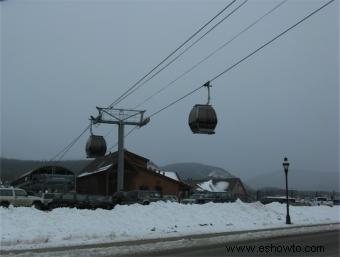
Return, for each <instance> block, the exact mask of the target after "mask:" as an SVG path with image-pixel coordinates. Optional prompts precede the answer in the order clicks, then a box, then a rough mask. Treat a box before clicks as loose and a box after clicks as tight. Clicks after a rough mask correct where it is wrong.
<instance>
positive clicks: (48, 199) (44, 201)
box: [38, 193, 60, 210]
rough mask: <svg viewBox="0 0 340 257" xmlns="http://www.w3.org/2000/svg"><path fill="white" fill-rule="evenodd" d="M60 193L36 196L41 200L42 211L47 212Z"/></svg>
mask: <svg viewBox="0 0 340 257" xmlns="http://www.w3.org/2000/svg"><path fill="white" fill-rule="evenodd" d="M59 195H60V193H42V194H40V195H38V196H39V197H40V198H41V200H42V205H43V206H42V209H43V210H48V209H49V206H50V204H51V203H52V202H53V200H54V199H55V198H57V197H59Z"/></svg>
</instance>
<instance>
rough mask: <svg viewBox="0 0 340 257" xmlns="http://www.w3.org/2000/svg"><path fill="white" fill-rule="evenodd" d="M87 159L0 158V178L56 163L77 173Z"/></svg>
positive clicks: (5, 179)
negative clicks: (40, 159)
mask: <svg viewBox="0 0 340 257" xmlns="http://www.w3.org/2000/svg"><path fill="white" fill-rule="evenodd" d="M89 162H90V161H89V160H72V161H28V160H27V161H26V160H17V159H6V158H0V178H1V181H3V182H5V181H9V182H10V181H12V180H14V179H15V178H17V177H19V176H20V175H21V174H24V173H25V172H27V171H30V170H32V169H36V168H38V167H42V166H48V165H57V166H62V167H65V168H67V169H69V170H71V171H73V172H74V173H76V174H78V173H79V172H80V170H81V169H83V168H84V167H85V165H87V164H88V163H89Z"/></svg>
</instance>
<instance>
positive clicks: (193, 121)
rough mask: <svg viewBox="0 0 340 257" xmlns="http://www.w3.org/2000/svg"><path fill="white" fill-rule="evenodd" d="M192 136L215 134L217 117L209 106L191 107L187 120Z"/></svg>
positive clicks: (197, 105) (198, 105)
mask: <svg viewBox="0 0 340 257" xmlns="http://www.w3.org/2000/svg"><path fill="white" fill-rule="evenodd" d="M188 123H189V126H190V129H191V131H192V132H193V133H194V134H209V135H212V134H215V128H216V125H217V115H216V112H215V110H214V108H213V107H212V106H211V105H209V104H196V105H194V107H192V109H191V112H190V114H189V120H188Z"/></svg>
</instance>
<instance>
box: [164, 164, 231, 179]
mask: <svg viewBox="0 0 340 257" xmlns="http://www.w3.org/2000/svg"><path fill="white" fill-rule="evenodd" d="M161 169H162V170H166V171H175V172H177V174H178V175H179V177H180V178H181V180H186V179H206V178H209V177H214V178H232V177H234V176H233V175H232V174H230V173H229V172H228V171H226V170H224V169H222V168H219V167H214V166H210V165H206V164H201V163H194V162H186V163H174V164H169V165H166V166H163V167H161Z"/></svg>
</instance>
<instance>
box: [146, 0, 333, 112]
mask: <svg viewBox="0 0 340 257" xmlns="http://www.w3.org/2000/svg"><path fill="white" fill-rule="evenodd" d="M334 1H335V0H330V1H329V2H327V3H326V4H324V5H322V6H321V7H319V8H318V9H316V10H315V11H313V12H311V13H310V14H308V15H307V16H305V17H304V18H302V19H301V20H299V21H298V22H297V23H295V24H294V25H292V26H290V27H289V28H288V29H286V30H284V31H283V32H281V33H280V34H278V35H277V36H275V37H274V38H273V39H271V40H269V41H268V42H267V43H265V44H263V45H261V46H260V47H259V48H257V49H256V50H254V51H253V52H251V53H250V54H248V55H247V56H245V57H244V58H242V59H240V60H239V61H237V62H236V63H235V64H233V65H231V66H230V67H228V68H227V69H225V70H224V71H222V72H221V73H219V74H218V75H216V76H215V77H213V78H212V79H211V80H210V82H212V81H214V80H216V79H218V78H219V77H221V76H222V75H224V74H225V73H227V72H229V71H230V70H232V69H233V68H235V67H236V66H237V65H239V64H240V63H242V62H243V61H245V60H246V59H248V58H249V57H251V56H253V55H254V54H255V53H257V52H259V51H260V50H262V49H263V48H264V47H266V46H268V45H269V44H271V43H272V42H274V41H275V40H276V39H278V38H280V37H281V36H283V35H284V34H286V33H287V32H288V31H290V30H291V29H293V28H295V27H296V26H298V25H299V24H301V23H302V22H304V21H305V20H307V19H308V18H310V17H311V16H313V15H314V14H316V13H317V12H319V11H320V10H322V9H323V8H325V7H326V6H328V5H329V4H330V3H332V2H334ZM202 87H203V85H202V86H199V87H197V88H195V89H194V90H192V91H190V92H188V93H187V94H185V95H184V96H182V97H180V98H178V99H177V100H175V101H173V102H171V103H170V104H168V105H166V106H165V107H163V108H161V109H160V110H158V111H156V112H154V113H152V114H151V115H150V118H151V117H153V116H155V115H157V114H159V113H160V112H162V111H164V110H165V109H167V108H169V107H171V106H172V105H174V104H176V103H178V102H179V101H181V100H183V99H184V98H186V97H188V96H189V95H191V94H193V93H195V92H196V91H198V90H199V89H201V88H202Z"/></svg>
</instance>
